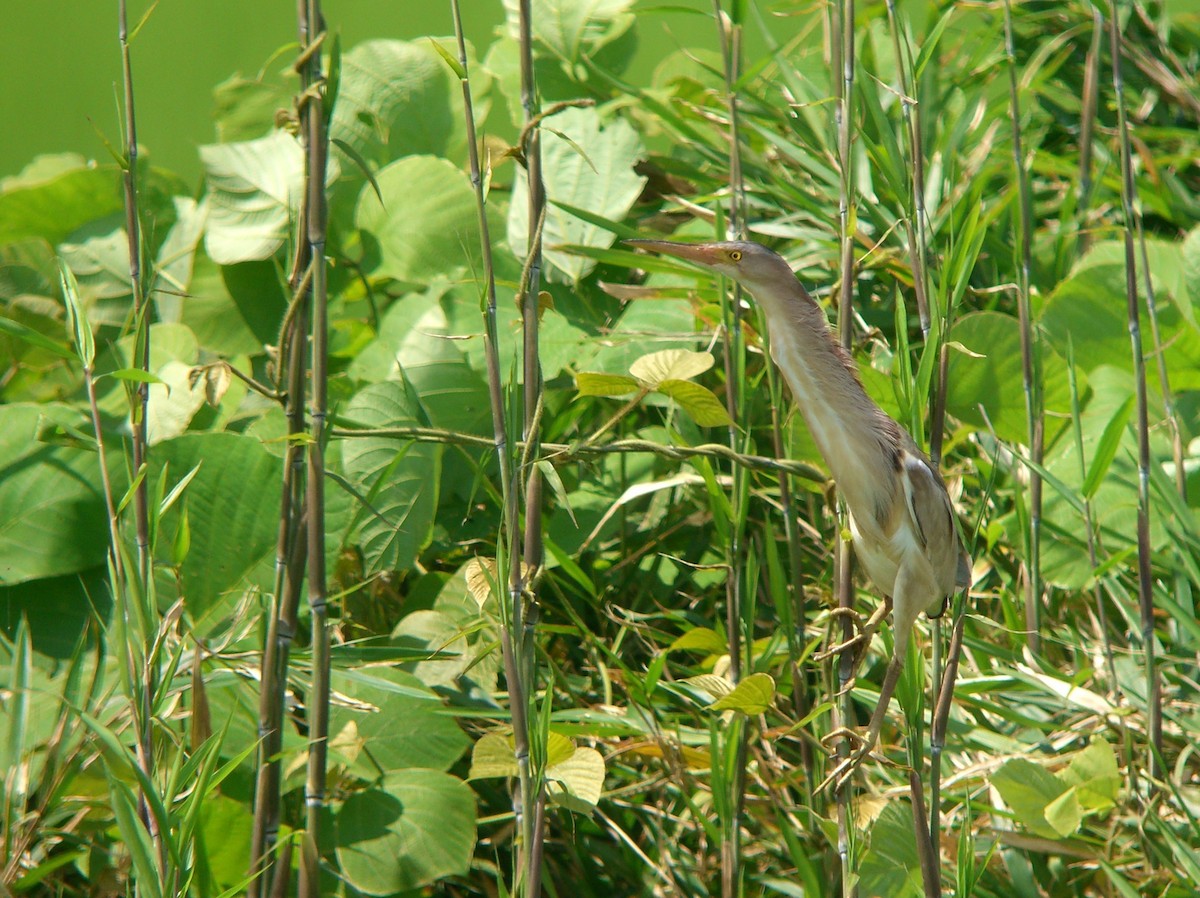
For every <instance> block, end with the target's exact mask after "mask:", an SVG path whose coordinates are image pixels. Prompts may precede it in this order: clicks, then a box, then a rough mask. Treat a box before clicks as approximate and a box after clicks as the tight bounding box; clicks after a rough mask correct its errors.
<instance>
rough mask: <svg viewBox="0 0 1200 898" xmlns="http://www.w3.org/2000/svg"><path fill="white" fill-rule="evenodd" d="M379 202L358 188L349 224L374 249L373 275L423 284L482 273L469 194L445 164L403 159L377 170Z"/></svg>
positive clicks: (472, 197) (463, 177)
mask: <svg viewBox="0 0 1200 898" xmlns="http://www.w3.org/2000/svg"><path fill="white" fill-rule="evenodd" d="M376 181H377V183H378V185H379V190H380V191H381V192H382V194H383V202H382V203H381V202H380V200H379V197H377V196H376V195H375V192H374V190H372V189H369V188H367V187H364V188H363V190H362V192H361V193H360V194H359V197H358V205H357V207H356V208H355V212H354V223H355V224H356V225H357V226H358V227H360V228H362V229H363V230H364V231H365V232H366V233H367V235H369V237H370V238H371V239H372V240H374V241H375V243H377V244H378V247H379V264H378V266H377V267H376V269H375V273H376V274H378V275H380V276H383V277H390V278H395V279H396V280H398V281H409V282H413V283H417V284H427V283H429V282H430V281H432V280H433V279H435V278H437V277H438V276H441V275H457V274H461V273H462V272H464V271H475V272H477V271H480V270H482V267H483V265H482V261H481V260H480V248H479V222H478V218H477V215H476V210H475V194H474V192H473V191H472V189H471V182H470V180H469V179H468V177H467V175H466V174H465V173H464V172H462V171H461V170H460V169H458V168H457V167H456V166H455V165H453V164H452V163H450V162H448V161H447V160H445V159H437V158H434V157H432V156H409V157H407V158H404V159H400V160H399V161H397V162H393V163H392V164H391V165H389V166H387V167H386V168H384V169H382V170H381V171H380V172H379V174H378V176H377V177H376Z"/></svg>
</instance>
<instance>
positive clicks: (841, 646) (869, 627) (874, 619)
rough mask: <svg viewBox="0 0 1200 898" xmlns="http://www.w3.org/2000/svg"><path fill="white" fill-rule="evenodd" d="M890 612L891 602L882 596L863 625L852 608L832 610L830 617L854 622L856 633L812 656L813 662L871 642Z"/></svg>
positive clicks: (888, 598)
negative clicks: (878, 604) (879, 602)
mask: <svg viewBox="0 0 1200 898" xmlns="http://www.w3.org/2000/svg"><path fill="white" fill-rule="evenodd" d="M891 611H892V600H891V597H890V596H884V599H883V602H882V603H881V604H880V606H879V607H878V608H876V609H875V613H874V614H872V615H871V616H870V617H869V618H867V622H866V623H865V624H864V623H863V622H862V618H861V616H860V615H859V613H858V612H857V611H855V610H854V609H853V608H833V609H831V610H830V612H829V614H830V616H831V617H849V618H850V619H851V620H852V621H853V622H854V627H855V629H856V630H857V631H858V632H857V633H856V634H855V635H854V636H851V637H850V638H849V639H847V640H846V641H845V642H840V643H838V644H837V645H831V646H830V647H829V648H827V649H825V650H824V651H821V652H818V653H817V654H815V655H813V660H814V661H817V662H821V661H825V660H826V659H828V658H832V657H833V656H834V655H840V654H842V653H843V652H846V651H849V650H850V649H852V648H854V647H855V646H860V645H861V646H865V645H867V644H868V643H870V641H871V637H873V636H874V635H875V631H876V630H878V629H879V625H880V624H881V623H883V619H884V618H885V617H887V616H888V615H889V614H890V613H891Z"/></svg>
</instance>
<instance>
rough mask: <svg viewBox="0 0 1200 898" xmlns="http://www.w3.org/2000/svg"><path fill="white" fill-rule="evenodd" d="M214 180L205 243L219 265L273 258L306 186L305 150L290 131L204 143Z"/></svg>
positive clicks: (207, 167) (205, 161)
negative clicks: (233, 141)
mask: <svg viewBox="0 0 1200 898" xmlns="http://www.w3.org/2000/svg"><path fill="white" fill-rule="evenodd" d="M200 161H201V162H202V163H203V164H204V173H205V178H206V180H207V183H208V194H207V202H208V225H207V228H206V231H205V237H204V246H205V249H206V250H207V252H208V255H209V256H210V257H211V258H212V259H213V261H214V262H216V263H217V264H219V265H231V264H233V263H235V262H245V261H248V260H252V259H268V258H270V257H271V256H273V255H274V254H275V252H276V250H278V249H279V248H280V247H281V246H283V241H284V240H285V239H287V237H288V235H289V233H290V230H291V227H292V223H293V221H294V219H295V216H296V214H297V210H298V209H299V203H300V197H301V196H302V192H303V189H304V151H303V149H302V148H301V147H300V144H299V142H298V141H297V140H296V138H294V137H292V136H291V135H290V134H288V133H287V132H286V131H275V132H274V133H272V134H270V135H268V136H267V137H261V138H259V139H258V140H247V141H244V142H242V143H219V144H210V145H208V146H202V147H200Z"/></svg>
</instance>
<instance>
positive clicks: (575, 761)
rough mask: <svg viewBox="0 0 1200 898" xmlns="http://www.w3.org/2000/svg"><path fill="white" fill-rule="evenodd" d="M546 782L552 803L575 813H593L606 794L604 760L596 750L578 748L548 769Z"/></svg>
mask: <svg viewBox="0 0 1200 898" xmlns="http://www.w3.org/2000/svg"><path fill="white" fill-rule="evenodd" d="M552 735H553V734H552ZM546 779H547V783H546V785H547V789H548V791H549V794H550V797H551V799H552V800H554V801H555V802H556V803H558V804H562V805H564V806H565V807H567V808H570V809H571V810H573V811H577V812H579V813H591V810H592V808H594V807H595V806H596V803H597V802H599V801H600V795H601V793H603V791H604V757H603V755H601V754H600V752H598V751H596V749H594V748H577V749H575V751H574V752H572V753H571V756H570V757H568V758H566V759H565V760H563V761H561V762H560V763H558V764H554V765H553V766H551V767H548V768H547V769H546ZM572 799H574V800H573V801H572Z"/></svg>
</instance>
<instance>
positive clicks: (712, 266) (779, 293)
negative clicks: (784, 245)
mask: <svg viewBox="0 0 1200 898" xmlns="http://www.w3.org/2000/svg"><path fill="white" fill-rule="evenodd" d="M624 242H625V243H627V244H629V245H630V246H636V247H638V248H639V249H644V250H648V251H649V252H655V253H662V254H663V255H665V256H674V257H675V258H676V259H683V260H684V261H687V262H691V263H692V264H694V265H699V266H700V267H701V268H707V269H709V270H710V271H716V272H718V273H720V274H723V275H725V276H726V277H729V278H733V279H734V280H735V281H737V282H738V283H740V284H741V285H742V286H743V287H745V288H746V289H747V290H749V291H750V292H751V293H752V294H753V295H754V298H755V299H757V300H758V301H759V302H760V303H762V304H763V305H764V306H767V307H770V306H771V305H773V304H774V303H775V302H776V301H784V300H786V298H788V297H790V296H793V295H797V294H800V293H803V290H802V289H801V288H800V285H799V283H798V282H797V281H796V276H795V274H793V273H792V269H791V266H789V265H788V263H787V262H786V261H784V259H783V257H782V256H780V255H779V254H778V253H776V252H774V251H773V250H769V249H767V248H766V247H765V246H763V245H762V244H759V243H751V242H749V241H747V240H723V241H720V242H716V243H678V242H676V241H674V240H626V241H624Z"/></svg>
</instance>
